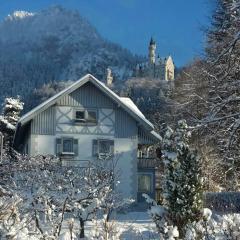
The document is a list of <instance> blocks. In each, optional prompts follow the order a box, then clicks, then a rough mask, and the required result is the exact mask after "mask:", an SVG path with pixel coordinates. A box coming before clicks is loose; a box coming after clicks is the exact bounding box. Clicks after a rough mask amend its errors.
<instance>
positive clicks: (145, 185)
mask: <svg viewBox="0 0 240 240" xmlns="http://www.w3.org/2000/svg"><path fill="white" fill-rule="evenodd" d="M138 192H143V193H149V192H152V175H151V174H139V175H138Z"/></svg>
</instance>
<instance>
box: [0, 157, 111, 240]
mask: <svg viewBox="0 0 240 240" xmlns="http://www.w3.org/2000/svg"><path fill="white" fill-rule="evenodd" d="M113 182H114V173H113V172H112V170H111V169H109V168H107V167H106V166H105V167H104V166H103V165H101V166H100V164H90V165H89V166H88V167H87V168H78V167H75V168H71V167H63V166H61V164H60V162H59V160H58V159H57V158H55V157H53V156H36V157H29V156H21V155H18V159H17V160H16V161H12V160H9V158H8V156H4V159H3V161H2V162H1V164H0V184H1V185H0V186H1V187H2V188H3V187H5V188H7V189H11V192H13V193H14V196H15V195H16V196H17V197H18V199H20V200H19V201H16V200H15V198H13V194H12V195H9V196H6V197H5V196H1V195H0V207H1V208H0V216H2V215H4V216H8V215H9V214H10V215H11V216H19V217H18V218H17V219H18V222H19V226H21V231H20V230H19V231H18V232H20V233H21V232H22V231H24V232H25V234H27V232H29V235H28V236H27V239H30V235H31V237H35V238H38V239H44V240H48V239H51V240H54V239H58V238H59V237H60V236H61V237H64V235H63V234H62V227H63V223H64V221H65V220H67V218H69V217H70V218H72V217H74V218H76V219H77V220H79V224H78V225H77V224H76V225H77V226H79V229H78V230H76V229H75V231H74V232H73V224H72V225H71V224H68V226H69V234H70V235H69V236H77V237H78V238H79V237H80V238H81V237H84V223H85V222H86V221H91V220H92V219H93V218H94V217H95V216H96V215H99V214H102V211H103V210H102V206H103V205H104V201H105V200H106V199H107V197H108V196H109V193H110V192H111V191H112V190H111V187H112V184H113ZM10 204H13V206H14V209H17V210H18V211H17V212H16V210H15V212H16V213H15V212H14V214H12V213H11V211H10V209H13V208H12V207H11V206H12V205H10ZM14 204H15V205H16V204H18V205H17V207H15V205H14ZM4 206H6V207H4ZM8 206H10V207H8ZM9 211H10V213H9ZM7 219H9V218H7ZM25 219H27V222H26V221H25ZM5 220H6V219H4V221H5ZM10 220H11V219H10ZM5 222H6V221H5ZM5 222H3V221H1V220H0V230H2V231H3V230H4V232H3V234H4V235H7V234H10V233H12V232H13V230H12V229H11V228H10V227H8V228H4V225H3V224H5ZM10 223H11V222H10ZM10 223H9V224H8V225H9V226H10ZM23 223H24V224H23ZM5 225H6V224H5ZM70 225H71V226H70ZM14 229H18V228H17V226H15V227H14ZM66 234H67V233H66ZM66 234H65V235H66Z"/></svg>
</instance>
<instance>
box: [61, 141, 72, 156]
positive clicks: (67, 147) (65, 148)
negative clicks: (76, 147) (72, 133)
mask: <svg viewBox="0 0 240 240" xmlns="http://www.w3.org/2000/svg"><path fill="white" fill-rule="evenodd" d="M62 152H66V153H72V152H73V138H63V140H62Z"/></svg>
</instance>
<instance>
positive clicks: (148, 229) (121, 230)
mask: <svg viewBox="0 0 240 240" xmlns="http://www.w3.org/2000/svg"><path fill="white" fill-rule="evenodd" d="M114 219H116V220H115V226H116V228H117V231H118V234H119V235H120V238H119V239H121V240H138V239H157V235H156V231H155V226H154V224H153V223H152V221H151V219H150V217H149V215H148V213H147V211H146V212H128V213H126V214H117V216H116V217H114ZM75 224H76V226H77V225H78V222H77V221H76V222H75ZM93 230H94V223H92V222H88V223H87V225H86V229H85V231H86V239H88V240H89V239H94V238H93V237H92V231H93ZM67 231H68V230H67V226H65V227H64V230H63V232H67ZM117 239H118V238H117ZM64 240H65V239H64Z"/></svg>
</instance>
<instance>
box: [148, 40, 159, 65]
mask: <svg viewBox="0 0 240 240" xmlns="http://www.w3.org/2000/svg"><path fill="white" fill-rule="evenodd" d="M156 48H157V45H156V43H155V41H154V40H153V38H151V40H150V43H149V47H148V58H149V63H150V64H154V63H155V58H156V56H155V55H156V54H155V51H156Z"/></svg>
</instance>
